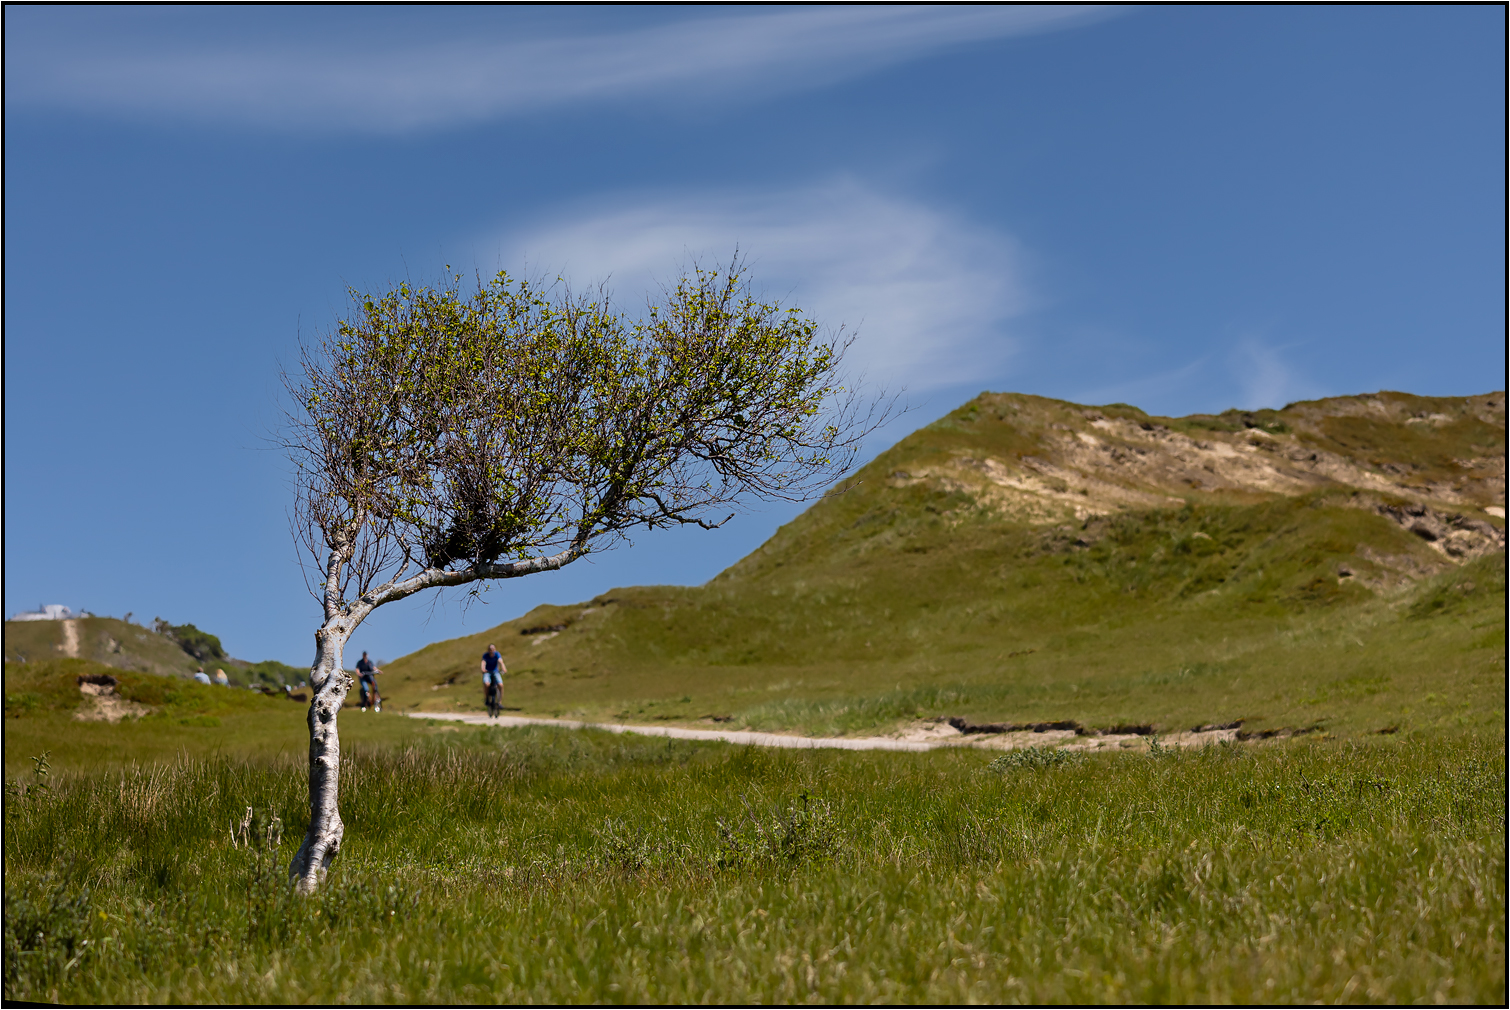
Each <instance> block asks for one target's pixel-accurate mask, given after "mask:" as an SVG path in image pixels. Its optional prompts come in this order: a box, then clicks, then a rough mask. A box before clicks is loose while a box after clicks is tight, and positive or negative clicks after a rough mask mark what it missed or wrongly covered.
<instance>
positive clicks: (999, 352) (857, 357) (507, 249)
mask: <svg viewBox="0 0 1510 1010" xmlns="http://www.w3.org/2000/svg"><path fill="white" fill-rule="evenodd" d="M736 246H737V247H738V248H739V250H740V251H741V253H742V254H743V255H744V256H745V257H746V258H747V262H748V263H749V266H750V269H751V276H752V277H754V278H755V279H756V282H757V284H758V285H759V290H760V291H761V292H762V293H763V294H764V295H766V296H769V297H773V298H776V299H778V300H780V301H782V302H783V303H791V304H796V305H800V306H801V307H802V308H803V309H804V310H805V311H807V312H809V313H810V314H811V315H812V316H814V317H815V318H816V319H818V320H819V321H820V322H822V323H824V324H825V325H828V326H831V327H834V328H838V327H839V326H840V325H843V326H845V327H846V328H847V329H849V330H852V331H855V332H857V333H858V339H857V340H856V343H855V346H854V348H853V349H852V351H851V363H852V364H853V365H854V366H856V368H857V370H859V371H860V372H862V373H863V374H864V375H865V377H866V378H867V379H869V380H872V381H877V382H880V383H882V384H884V385H887V386H891V387H898V386H905V387H907V388H909V389H911V390H914V391H926V390H929V389H935V388H939V387H943V386H949V385H954V384H957V383H962V382H986V381H988V380H990V379H992V378H996V377H1000V376H1001V375H1002V374H1003V371H1004V369H1005V367H1006V364H1007V362H1008V359H1009V358H1010V356H1011V353H1012V350H1013V339H1012V337H1011V335H1010V334H1009V333H1008V331H1007V328H1006V327H1007V324H1008V323H1009V322H1010V320H1012V319H1013V318H1014V317H1017V316H1020V315H1021V314H1023V313H1024V312H1025V311H1026V310H1027V309H1028V308H1029V307H1030V302H1031V299H1030V297H1029V293H1028V289H1027V284H1026V280H1025V276H1024V274H1025V270H1024V265H1025V256H1024V254H1023V252H1022V250H1021V249H1020V248H1019V247H1018V245H1017V244H1016V243H1015V242H1014V241H1013V240H1012V239H1011V238H1010V237H1009V236H1006V235H1003V234H1001V233H999V232H996V231H994V230H991V229H988V228H984V227H981V226H979V225H976V224H973V223H971V222H969V221H966V220H964V219H962V218H960V217H959V216H957V215H955V214H952V213H950V212H948V211H945V210H940V209H938V208H936V207H930V206H928V205H925V204H922V203H918V202H916V201H913V200H909V199H905V198H901V197H897V196H893V195H890V194H887V193H884V192H881V191H879V190H877V189H875V188H873V187H871V186H869V185H866V184H865V183H863V182H860V181H856V180H854V179H840V180H836V181H833V182H829V183H825V184H821V185H815V186H810V187H803V188H796V189H786V190H772V191H759V192H748V191H746V192H703V193H695V194H676V195H644V196H639V197H629V198H620V199H619V200H617V201H615V202H613V203H599V204H596V205H591V206H584V207H579V208H576V209H575V210H572V211H569V212H566V213H563V214H560V215H558V216H556V217H554V218H552V219H549V220H546V221H542V222H540V223H539V224H537V225H536V226H534V227H531V228H526V229H522V230H520V231H516V232H514V233H511V234H509V235H507V236H505V237H504V238H503V239H502V240H500V241H499V242H498V243H497V246H496V247H497V248H498V249H499V251H500V253H501V261H502V263H504V264H505V265H509V264H519V263H528V265H529V268H530V269H531V270H532V271H534V272H545V273H547V274H550V275H556V274H559V275H561V276H563V277H565V278H568V279H569V280H571V281H572V282H573V283H574V284H576V285H579V286H580V285H582V284H587V283H596V282H598V281H601V280H603V279H605V278H607V279H609V281H610V284H611V287H612V288H613V289H614V290H615V291H617V292H618V293H619V294H620V296H624V297H621V301H623V302H625V303H626V307H632V306H630V305H628V304H627V303H628V297H627V296H628V294H629V293H630V292H633V293H635V295H636V296H637V295H638V293H639V292H641V291H645V290H654V289H656V288H657V287H658V286H659V285H661V284H664V283H666V282H667V281H670V280H672V279H673V278H674V275H675V273H676V270H677V269H678V267H680V266H686V265H690V264H691V263H692V262H700V263H702V264H703V265H705V266H710V265H714V264H716V263H719V262H725V263H726V262H727V261H728V258H729V257H730V256H731V255H732V254H733V251H734V249H735V248H736Z"/></svg>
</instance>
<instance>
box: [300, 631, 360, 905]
mask: <svg viewBox="0 0 1510 1010" xmlns="http://www.w3.org/2000/svg"><path fill="white" fill-rule="evenodd" d="M345 646H346V632H345V630H344V629H340V628H335V627H331V625H330V624H327V625H326V626H325V627H323V628H321V629H320V630H319V631H317V632H315V663H314V666H313V668H311V670H310V681H309V683H310V688H311V689H312V690H313V691H314V697H313V698H312V699H311V700H310V703H309V830H308V831H307V832H305V834H304V844H302V845H300V846H299V851H298V852H297V853H295V854H294V861H293V863H291V864H290V865H289V868H288V873H289V876H290V877H291V878H292V879H293V880H294V882H295V884H296V885H297V886H298V889H299V891H300V892H302V893H304V894H309V893H310V892H312V891H314V890H315V888H317V887H319V886H320V881H322V880H323V879H325V871H326V870H327V869H328V868H329V867H330V863H331V860H333V859H335V858H336V854H337V853H339V852H340V851H341V836H342V834H343V833H344V832H345V827H344V826H343V825H342V824H341V813H340V810H339V809H338V808H337V799H338V793H339V786H340V777H341V738H340V734H339V733H338V732H337V730H336V716H338V715H339V714H340V712H341V705H342V703H344V702H345V700H346V692H347V691H349V690H351V679H350V678H349V677H347V676H346V674H345V672H344V671H343V669H342V663H341V652H342V650H343V649H344V648H345Z"/></svg>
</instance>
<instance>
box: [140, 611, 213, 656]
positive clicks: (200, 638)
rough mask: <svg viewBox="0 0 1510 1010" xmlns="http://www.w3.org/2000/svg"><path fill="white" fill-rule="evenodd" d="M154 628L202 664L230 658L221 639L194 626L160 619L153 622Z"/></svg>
mask: <svg viewBox="0 0 1510 1010" xmlns="http://www.w3.org/2000/svg"><path fill="white" fill-rule="evenodd" d="M152 627H153V630H154V631H156V632H157V633H158V634H159V635H162V636H163V637H164V638H168V639H171V640H172V641H174V642H175V643H177V645H178V647H179V648H180V649H182V650H183V651H184V652H187V653H188V654H189V655H191V656H193V657H194V658H195V659H197V660H199V661H200V662H201V663H208V662H210V661H211V660H215V659H226V658H228V657H227V655H226V651H225V649H223V648H221V645H220V639H219V638H217V637H215V636H214V635H212V634H210V633H209V632H207V631H200V630H199V629H198V628H196V627H194V625H192V624H169V623H168V622H167V621H165V620H163V619H162V618H161V617H158V618H155V619H154V620H153V622H152Z"/></svg>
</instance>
